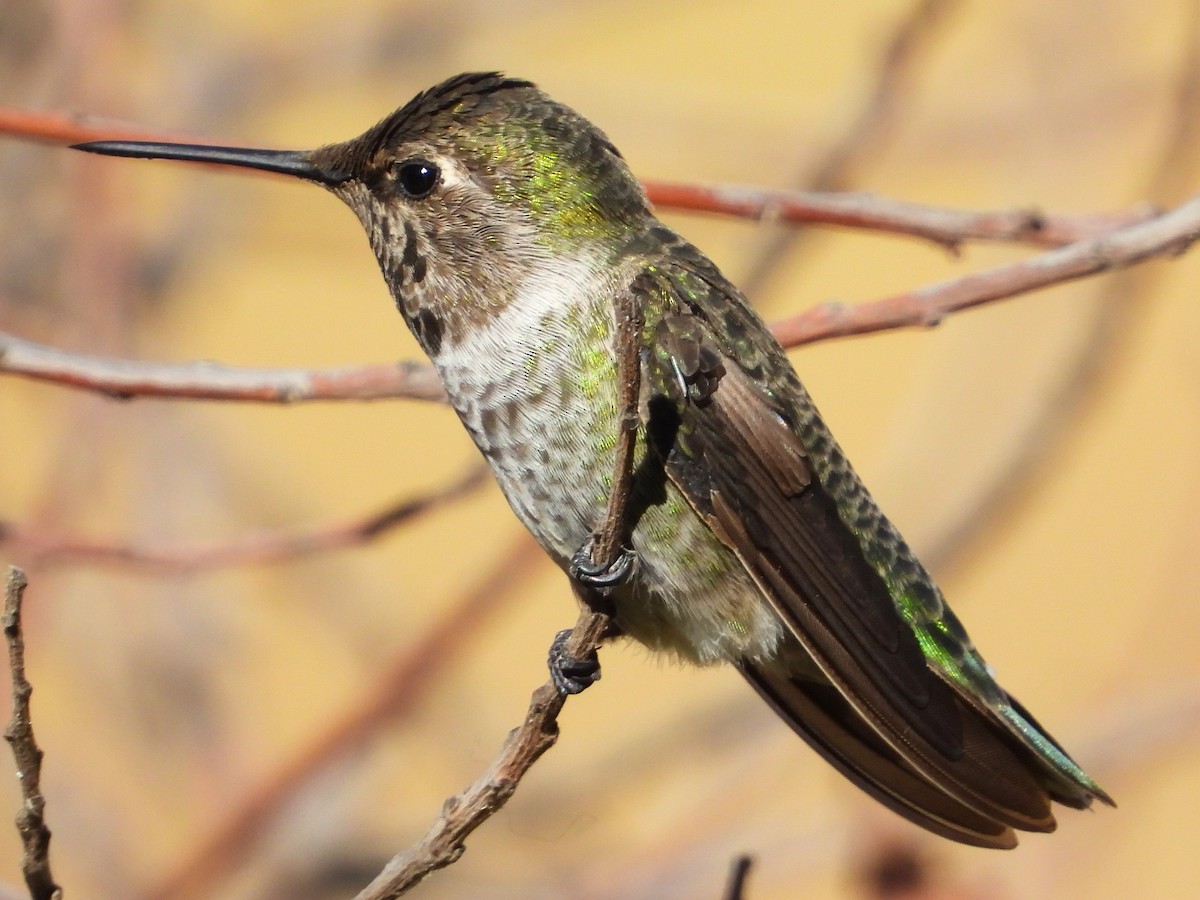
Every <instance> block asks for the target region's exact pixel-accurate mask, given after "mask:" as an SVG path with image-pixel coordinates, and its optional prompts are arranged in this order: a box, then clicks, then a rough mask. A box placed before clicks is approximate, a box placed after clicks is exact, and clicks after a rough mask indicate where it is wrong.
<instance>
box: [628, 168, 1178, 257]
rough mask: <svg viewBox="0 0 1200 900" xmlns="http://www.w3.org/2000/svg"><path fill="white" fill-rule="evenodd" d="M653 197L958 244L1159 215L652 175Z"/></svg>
mask: <svg viewBox="0 0 1200 900" xmlns="http://www.w3.org/2000/svg"><path fill="white" fill-rule="evenodd" d="M646 192H647V193H648V194H649V196H650V199H651V200H652V201H653V202H654V203H656V204H657V205H658V206H660V207H662V208H664V209H677V210H684V211H689V212H706V213H719V214H721V215H728V216H736V217H738V218H744V219H754V220H757V221H763V220H766V221H778V222H787V223H789V224H793V225H803V224H809V225H814V224H815V225H842V226H845V227H848V228H862V229H868V230H871V231H884V232H888V233H891V234H900V235H909V236H911V237H918V238H923V239H925V240H928V241H933V242H934V243H937V244H941V245H943V246H945V247H947V248H949V249H950V250H957V249H958V248H959V247H960V246H961V245H962V244H963V243H965V242H967V241H998V242H1005V243H1020V244H1033V245H1036V246H1039V247H1061V246H1063V245H1065V244H1072V243H1074V242H1076V241H1082V240H1086V239H1088V238H1093V237H1097V236H1099V235H1101V234H1105V233H1106V232H1109V231H1112V230H1113V229H1115V228H1121V227H1124V226H1126V225H1133V224H1135V223H1137V222H1144V221H1146V220H1148V219H1151V218H1153V217H1154V216H1155V215H1156V214H1157V212H1158V210H1157V209H1156V208H1155V207H1153V206H1150V205H1149V204H1145V205H1142V206H1139V207H1137V208H1135V209H1130V210H1127V211H1125V212H1113V213H1097V214H1092V215H1077V216H1070V215H1052V214H1049V213H1043V212H1040V211H1039V210H1036V209H1008V210H992V211H983V212H975V211H971V210H959V209H949V208H946V207H937V206H924V205H921V204H919V203H907V202H905V201H903V200H890V199H888V198H886V197H878V196H875V195H874V194H865V193H849V192H836V191H835V192H828V191H787V190H769V189H766V188H752V187H737V186H730V185H724V186H722V185H717V186H706V185H697V184H683V183H676V182H669V181H655V182H646Z"/></svg>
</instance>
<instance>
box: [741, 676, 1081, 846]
mask: <svg viewBox="0 0 1200 900" xmlns="http://www.w3.org/2000/svg"><path fill="white" fill-rule="evenodd" d="M738 668H739V670H740V671H741V673H742V675H743V676H745V678H746V680H747V681H749V682H750V684H751V685H753V687H754V688H755V690H757V691H758V693H759V694H760V695H761V696H762V698H763V699H764V700H766V701H767V703H769V704H770V705H771V706H772V707H773V708H774V709H775V711H776V712H777V713H778V714H779V715H780V717H781V718H783V720H784V721H786V722H787V723H788V724H789V725H790V726H791V727H792V728H793V729H794V730H795V731H796V732H797V733H798V734H799V735H800V736H801V737H802V738H804V739H805V741H807V742H808V744H809V745H810V746H811V747H812V748H813V749H814V750H816V751H817V752H818V753H819V754H820V755H821V756H822V757H824V758H825V760H826V761H827V762H829V763H830V764H831V765H833V766H834V767H835V768H836V769H838V771H840V772H841V773H842V774H843V775H845V776H846V777H847V778H849V779H850V781H852V782H854V783H855V784H856V785H858V786H859V787H860V788H861V789H862V790H864V791H866V792H867V793H868V794H870V795H871V796H872V797H874V798H875V799H876V800H878V801H879V802H880V803H882V804H883V805H884V806H887V807H888V808H889V809H891V810H893V811H894V812H896V813H898V814H899V815H901V816H903V817H904V818H906V819H908V820H909V821H911V822H913V823H914V824H916V825H919V826H921V827H922V828H924V829H926V830H928V831H931V832H933V833H934V834H938V835H941V836H942V837H946V838H949V839H951V840H954V841H958V842H960V843H964V844H970V845H973V846H976V847H986V848H992V849H1010V848H1012V847H1015V846H1016V844H1017V838H1016V834H1015V833H1014V831H1013V828H1012V827H1011V826H1010V825H1009V824H1008V823H1006V822H1003V821H999V820H998V819H996V818H994V817H993V816H991V815H987V814H985V813H983V812H980V811H979V810H977V809H975V808H974V807H972V806H970V805H968V804H967V803H965V802H963V801H962V800H961V799H959V798H958V797H956V796H954V794H953V793H950V792H948V790H947V789H944V788H943V787H940V786H939V785H937V784H936V783H934V782H933V781H932V780H930V779H929V778H928V777H926V776H925V775H923V774H921V773H920V772H919V771H918V770H917V769H915V768H914V767H913V766H912V765H910V764H909V763H908V762H907V761H906V760H905V759H904V758H903V757H902V756H901V755H900V754H899V753H897V752H896V751H895V750H894V749H893V748H892V747H891V746H890V745H889V744H888V743H887V742H886V741H885V740H883V738H881V737H880V736H879V735H878V734H877V733H876V732H875V731H874V729H872V728H871V727H870V726H869V725H868V724H867V723H866V722H864V721H863V719H862V717H861V716H860V715H858V714H857V713H856V711H855V710H854V708H853V707H852V706H851V705H850V703H849V702H848V701H847V700H846V699H845V698H844V697H843V696H842V694H841V692H840V691H838V690H837V689H836V688H835V687H834V686H833V685H832V684H829V683H828V682H818V681H813V680H809V679H802V678H796V677H789V676H788V675H786V674H783V673H781V672H778V671H777V670H774V669H771V668H768V667H764V666H758V665H755V664H754V663H751V662H749V661H746V660H743V661H742V662H741V663H739V665H738ZM963 712H964V717H965V724H967V725H970V726H978V727H969V728H967V731H968V733H969V734H971V735H972V738H971V739H970V740H969V741H968V747H967V748H966V752H967V753H969V754H972V755H974V756H976V757H977V758H978V759H979V760H980V761H981V763H983V764H984V765H986V762H987V758H988V756H989V755H992V754H995V755H996V756H997V757H1004V758H1006V759H1011V751H1012V748H1011V746H1010V745H1011V742H1010V741H1008V740H1006V739H1005V737H1006V736H1005V737H1001V735H1000V733H998V732H996V731H994V730H992V729H991V728H990V727H985V726H984V722H985V720H982V719H980V718H978V717H977V716H976V715H975V713H974V711H973V710H970V709H969V708H968V707H965V706H964V708H963ZM1031 774H1032V773H1031ZM1055 793H1057V792H1055ZM1050 799H1051V794H1050V793H1049V792H1048V793H1047V794H1046V795H1045V806H1046V809H1047V812H1046V815H1045V816H1044V818H1042V819H1040V820H1029V819H1020V820H1019V821H1020V824H1019V827H1021V828H1023V829H1025V830H1031V831H1053V830H1054V828H1055V821H1054V817H1053V815H1052V814H1050V813H1049V811H1048V810H1049V803H1050ZM1071 805H1075V804H1074V803H1072V804H1071ZM1010 821H1011V819H1010Z"/></svg>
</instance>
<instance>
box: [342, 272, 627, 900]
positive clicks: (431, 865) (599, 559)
mask: <svg viewBox="0 0 1200 900" xmlns="http://www.w3.org/2000/svg"><path fill="white" fill-rule="evenodd" d="M640 330H641V326H640V318H639V315H638V311H637V307H636V304H635V302H634V298H633V295H632V293H630V292H626V293H625V294H623V295H622V297H621V304H620V306H619V307H618V309H617V335H616V339H615V345H616V349H617V378H618V383H619V385H620V404H621V405H620V409H619V413H620V416H619V419H618V423H617V425H618V429H619V435H618V440H617V447H616V454H615V457H614V473H613V480H612V489H611V491H610V493H609V502H608V508H607V510H606V512H605V517H604V522H603V524H602V526H601V528H600V530H599V532H598V533H597V536H596V541H595V543H594V545H593V548H592V561H593V562H594V563H596V564H597V565H600V566H609V565H612V564H613V563H615V562H616V560H617V558H618V556H619V554H620V553H621V548H622V545H623V543H624V540H625V532H626V528H627V527H628V526H627V523H626V521H625V512H626V505H627V503H628V499H629V493H630V483H631V481H632V478H633V465H632V463H633V450H634V446H635V444H636V441H637V428H638V392H639V389H640V380H641V364H640V361H639V358H638V348H639V346H640V343H639V338H640V333H639V332H640ZM572 586H573V588H574V590H575V591H576V593H577V595H579V597H580V599H581V601H582V607H583V608H582V610H581V611H580V615H579V620H578V621H577V622H576V623H575V627H574V629H572V632H571V635H570V637H569V638H568V640H567V650H568V652H569V653H570V654H571V655H573V656H577V657H585V656H588V655H590V654H592V653H594V652H595V651H596V649H597V648H598V647H599V644H600V641H601V640H602V638H603V636H604V633H605V631H606V630H607V628H608V625H609V622H610V620H609V617H608V616H607V615H606V614H605V613H603V612H597V611H596V610H597V609H599V608H601V607H602V606H603V600H602V598H600V597H596V596H589V593H590V589H589V588H587V587H585V586H583V585H581V584H579V583H578V582H575V581H572ZM565 701H566V697H565V695H563V694H560V693H559V692H558V690H557V689H556V688H555V687H554V684H553V683H552V682H547V683H546V684H544V685H542V686H541V687H539V688H538V689H537V690H536V691H534V692H533V696H532V697H531V698H530V702H529V709H528V711H527V712H526V714H525V721H524V722H523V723H522V724H521V726H520V727H518V728H517V729H515V730H514V731H512V732H510V733H509V735H508V738H507V739H506V740H505V742H504V746H503V748H501V750H500V754H499V756H497V758H496V760H495V761H494V762H493V763H492V765H491V766H490V767H489V768H488V770H487V771H486V772H484V773H483V775H481V776H480V777H479V778H478V779H477V780H476V781H475V783H474V784H472V785H471V786H470V787H469V788H467V789H466V790H465V791H463V792H462V793H461V794H459V795H458V796H457V797H451V798H450V799H449V800H447V801H446V803H445V805H444V806H443V807H442V811H441V813H440V814H439V816H438V818H437V820H436V821H435V822H434V823H433V825H432V827H431V828H430V829H429V831H428V832H426V834H425V837H424V838H422V839H421V840H420V841H419V842H418V843H417V844H416V845H414V846H413V847H410V848H409V849H408V850H405V851H403V852H401V853H399V854H397V855H396V856H395V857H393V858H392V859H391V861H390V862H388V864H387V866H385V867H384V869H383V871H382V872H380V873H379V875H378V876H377V877H376V878H375V880H374V881H372V882H371V884H369V885H368V886H367V887H366V888H365V889H364V890H363V891H362V892H361V893H360V894H359V895H358V900H386V898H393V897H399V896H401V895H402V894H404V893H406V892H407V891H408V890H409V889H410V888H412V887H414V886H415V885H417V884H418V883H419V882H420V881H421V880H422V879H423V878H425V876H426V875H428V874H430V873H431V872H434V871H436V870H437V869H440V868H443V867H445V866H448V865H450V864H451V863H453V862H455V861H456V860H457V859H458V858H459V857H460V856H462V854H463V853H464V852H465V851H466V843H465V842H466V839H467V837H468V836H469V835H470V834H471V833H472V832H473V831H474V830H475V829H476V828H478V827H479V826H480V825H482V824H483V823H484V822H486V821H487V820H488V819H489V818H490V817H491V816H492V815H494V814H495V813H496V812H497V811H498V810H499V809H500V808H501V807H502V806H504V804H505V803H507V802H508V799H509V798H510V797H511V796H512V795H513V793H514V792H515V791H516V788H517V785H518V784H519V783H520V781H521V778H522V777H524V775H525V773H526V772H527V771H529V769H530V767H532V766H533V764H534V763H535V762H537V760H538V758H539V757H540V756H541V755H542V754H543V753H545V752H546V751H547V750H549V749H550V748H551V747H552V746H553V745H554V743H555V741H557V740H558V724H557V720H558V714H559V712H560V711H561V710H562V707H563V704H564V702H565Z"/></svg>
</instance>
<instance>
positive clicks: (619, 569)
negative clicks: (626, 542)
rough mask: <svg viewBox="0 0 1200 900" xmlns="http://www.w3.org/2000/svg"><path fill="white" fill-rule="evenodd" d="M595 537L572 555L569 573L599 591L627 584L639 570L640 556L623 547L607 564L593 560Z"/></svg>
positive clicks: (573, 577)
mask: <svg viewBox="0 0 1200 900" xmlns="http://www.w3.org/2000/svg"><path fill="white" fill-rule="evenodd" d="M594 543H595V538H594V537H589V538H588V539H587V540H586V541H584V542H583V544H582V545H580V547H579V549H578V550H576V551H575V553H574V554H572V556H571V567H570V569H568V574H570V576H571V578H572V579H574V580H575V581H576V582H578V583H579V584H581V585H583V586H584V587H589V588H592V589H593V590H597V591H608V590H612V589H613V588H615V587H620V586H621V585H623V584H625V583H626V582H627V581H629V579H630V578H631V577H632V576H633V573H634V572H635V571H636V570H637V561H638V556H637V553H636V551H634V550H631V549H629V548H628V547H622V548H621V555H620V556H618V557H617V558H616V559H615V560H613V561H612V562H611V563H609V564H607V565H597V564H596V563H595V562H593V561H592V546H593V544H594Z"/></svg>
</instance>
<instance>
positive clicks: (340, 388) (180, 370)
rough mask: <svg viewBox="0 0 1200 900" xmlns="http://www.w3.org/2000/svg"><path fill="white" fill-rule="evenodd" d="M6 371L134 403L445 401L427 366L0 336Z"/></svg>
mask: <svg viewBox="0 0 1200 900" xmlns="http://www.w3.org/2000/svg"><path fill="white" fill-rule="evenodd" d="M0 372H8V373H10V374H12V375H20V376H22V377H24V378H32V379H34V380H37V381H46V382H50V383H52V384H59V385H63V386H64V387H75V388H82V389H85V390H89V391H96V392H98V393H101V394H107V395H108V396H110V397H113V398H116V399H121V400H127V399H131V398H133V397H169V398H172V399H183V400H242V401H249V402H254V403H297V402H300V401H304V400H384V399H394V398H397V397H407V398H409V399H414V400H433V401H438V402H445V399H446V393H445V391H444V390H443V389H442V384H441V381H439V380H438V377H437V373H436V372H434V371H433V369H432V368H430V367H429V366H424V365H421V364H420V363H412V362H403V363H396V364H391V365H382V364H381V365H367V366H346V367H341V368H336V369H248V368H237V367H234V366H225V365H221V364H220V363H212V362H193V363H176V364H165V363H147V362H135V361H133V360H125V359H112V358H106V357H102V356H89V355H87V354H83V353H69V352H67V351H65V350H56V349H54V348H53V347H46V346H43V345H41V344H35V343H34V342H33V341H26V340H23V339H21V338H18V337H13V336H12V335H8V334H3V333H0Z"/></svg>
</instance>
